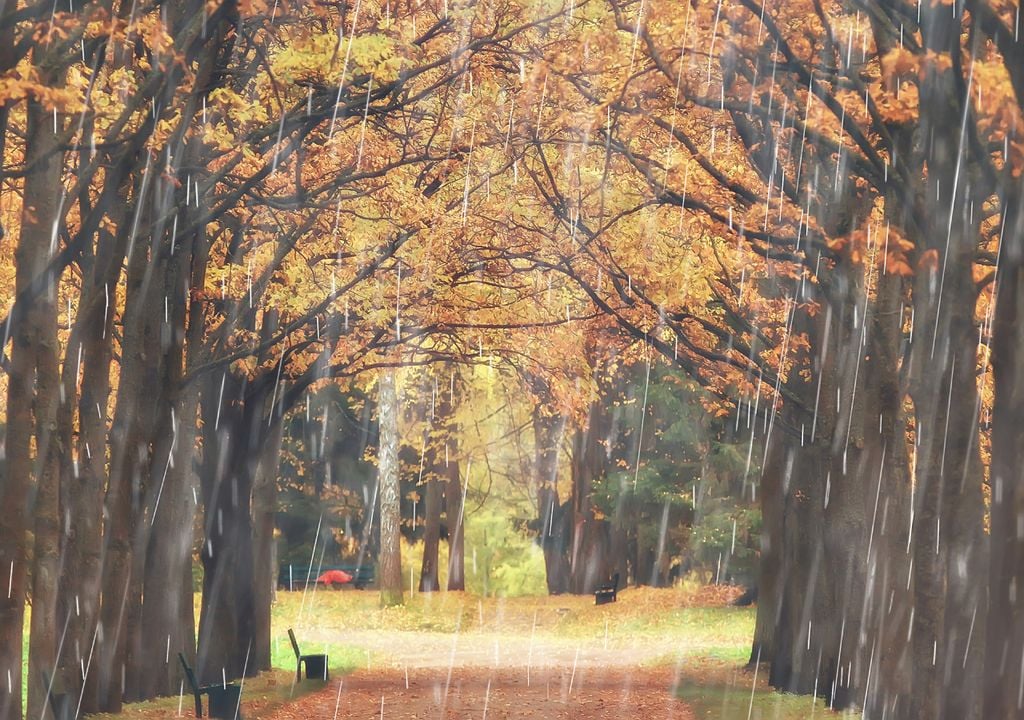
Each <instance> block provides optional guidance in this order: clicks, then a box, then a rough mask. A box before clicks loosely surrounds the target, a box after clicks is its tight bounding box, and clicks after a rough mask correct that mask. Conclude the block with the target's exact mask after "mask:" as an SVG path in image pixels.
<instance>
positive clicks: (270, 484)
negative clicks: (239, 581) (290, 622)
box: [251, 408, 284, 671]
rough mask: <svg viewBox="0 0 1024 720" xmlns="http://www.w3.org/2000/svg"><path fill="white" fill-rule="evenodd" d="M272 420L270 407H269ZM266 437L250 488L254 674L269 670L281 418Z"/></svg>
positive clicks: (282, 430)
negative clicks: (253, 568) (251, 489)
mask: <svg viewBox="0 0 1024 720" xmlns="http://www.w3.org/2000/svg"><path fill="white" fill-rule="evenodd" d="M267 410H268V415H269V416H270V417H271V418H273V417H274V412H273V408H268V409H267ZM271 422H272V427H271V428H270V433H269V437H268V438H267V440H266V441H265V442H264V444H263V447H262V448H261V449H260V451H259V464H258V466H257V468H256V480H255V483H254V486H253V493H252V500H253V562H254V565H255V571H254V574H253V575H254V581H255V587H254V593H255V597H254V602H255V617H254V622H253V635H254V648H253V657H252V660H251V662H252V663H253V664H254V667H255V669H256V670H257V671H262V670H270V667H271V666H270V650H271V630H270V611H271V606H272V604H273V594H274V587H275V585H276V583H277V567H276V563H275V562H274V552H273V548H274V543H275V542H276V541H275V539H274V518H275V515H276V512H277V476H278V470H279V468H280V464H281V441H282V438H283V433H284V422H283V419H282V418H277V419H276V420H272V421H271Z"/></svg>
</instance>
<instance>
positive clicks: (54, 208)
mask: <svg viewBox="0 0 1024 720" xmlns="http://www.w3.org/2000/svg"><path fill="white" fill-rule="evenodd" d="M56 80H57V74H56V73H55V72H53V70H52V69H50V70H49V71H47V72H46V74H45V75H44V78H43V82H46V83H47V84H54V83H55V82H56ZM48 118H49V113H48V112H47V111H46V110H45V109H44V108H43V107H42V105H41V104H40V103H39V102H38V101H37V100H35V99H29V100H28V115H27V122H26V127H27V128H28V136H27V139H26V151H25V152H26V160H25V162H26V166H27V167H32V168H34V170H33V172H31V173H30V174H29V175H28V176H27V177H26V179H25V187H24V193H25V202H24V208H23V212H22V232H20V236H19V238H18V242H17V247H16V249H15V251H14V259H15V295H16V294H17V293H20V292H23V291H26V290H28V288H30V286H32V285H33V284H35V283H44V284H46V287H45V290H44V292H43V293H41V294H40V296H39V297H37V298H36V299H35V301H34V302H33V303H31V304H30V305H29V306H28V307H27V308H25V310H24V311H22V312H19V313H17V315H16V316H13V315H12V316H11V319H10V320H11V322H12V323H13V324H14V327H13V330H12V333H11V336H12V340H13V343H12V348H11V358H10V370H9V373H8V393H7V416H6V422H7V427H6V433H7V436H6V441H5V449H6V477H5V478H4V482H3V486H2V488H0V501H2V503H3V508H4V512H3V513H0V567H3V570H4V573H5V574H6V575H7V583H6V585H7V592H6V593H3V592H0V672H2V673H3V675H4V676H5V679H4V681H2V682H0V717H20V714H22V682H23V679H22V647H23V645H22V643H23V632H24V631H23V625H24V619H25V601H26V584H27V577H26V576H27V562H28V538H27V535H26V534H27V531H28V518H29V517H30V516H31V514H30V509H29V507H28V502H29V491H30V489H31V488H32V484H33V479H34V478H35V480H36V482H37V483H38V492H37V498H36V503H37V507H36V534H37V536H36V553H37V557H36V575H35V577H34V578H33V581H34V583H33V629H34V630H38V633H39V634H38V635H35V634H33V636H32V646H31V648H30V657H31V661H32V662H31V663H30V671H29V710H30V711H31V712H32V713H34V714H37V713H38V714H42V713H43V712H45V709H44V706H43V705H42V701H43V698H44V697H45V691H46V688H45V687H44V686H43V684H42V681H41V671H42V670H43V669H48V670H51V671H52V669H53V667H54V659H55V653H56V636H55V632H56V631H55V629H54V628H55V625H56V583H57V575H58V573H59V568H58V553H59V550H58V543H59V530H58V527H59V526H58V522H59V519H58V518H59V508H58V502H59V500H58V498H59V492H58V488H57V482H58V477H57V471H56V468H55V458H56V448H55V440H56V438H55V436H54V431H55V429H56V397H57V382H58V380H57V361H56V353H57V348H56V314H55V307H54V301H55V298H54V295H55V292H56V291H55V288H54V285H55V283H56V279H55V278H49V277H47V276H46V274H45V272H46V266H47V263H48V261H49V257H50V254H51V252H50V251H51V249H52V248H53V247H54V244H55V235H56V232H57V228H56V225H55V224H54V223H56V222H57V220H58V217H59V210H60V207H59V205H60V197H61V185H60V177H61V172H62V158H63V155H62V154H61V153H60V152H59V147H58V136H57V135H56V134H55V133H54V131H53V124H52V122H47V120H48ZM34 384H35V391H34V387H33V386H34ZM33 435H35V437H36V454H35V458H34V457H33V453H32V437H33ZM36 593H38V595H37V594H36ZM37 615H38V619H37ZM47 666H48V667H47ZM6 678H9V681H8V680H7V679H6ZM8 688H9V690H10V691H8Z"/></svg>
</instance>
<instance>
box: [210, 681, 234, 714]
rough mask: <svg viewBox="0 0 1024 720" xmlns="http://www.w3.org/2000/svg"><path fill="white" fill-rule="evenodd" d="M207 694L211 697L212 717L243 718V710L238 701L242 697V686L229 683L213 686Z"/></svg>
mask: <svg viewBox="0 0 1024 720" xmlns="http://www.w3.org/2000/svg"><path fill="white" fill-rule="evenodd" d="M207 694H208V696H209V698H210V717H211V718H223V719H224V720H236V718H237V720H242V712H241V708H240V707H239V702H238V701H239V699H240V698H241V697H242V687H241V686H240V685H236V684H235V683H228V685H227V686H223V685H222V686H219V687H217V686H215V687H211V688H210V689H209V690H208V692H207ZM236 713H237V714H236Z"/></svg>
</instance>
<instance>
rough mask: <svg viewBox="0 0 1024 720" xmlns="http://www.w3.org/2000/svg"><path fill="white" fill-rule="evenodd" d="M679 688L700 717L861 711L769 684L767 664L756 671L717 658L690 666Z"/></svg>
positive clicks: (802, 719)
mask: <svg viewBox="0 0 1024 720" xmlns="http://www.w3.org/2000/svg"><path fill="white" fill-rule="evenodd" d="M681 681H682V682H681V683H680V685H679V689H678V695H679V697H680V698H681V699H682V700H684V701H686V703H687V704H689V705H690V707H691V708H692V709H693V713H694V716H695V717H696V718H697V719H698V720H701V719H704V718H706V719H711V720H809V719H811V718H821V720H828V719H829V718H833V719H836V718H847V719H849V720H855V719H858V718H860V713H858V712H854V711H847V712H844V713H837V712H834V711H832V710H830V709H828V708H827V707H826V706H825V701H824V700H822V699H821V698H815V697H810V696H807V695H791V694H788V693H780V692H775V691H774V690H771V689H770V688H768V686H767V683H766V680H765V668H760V669H759V672H758V673H757V675H756V677H755V674H754V672H753V671H751V670H748V669H746V668H741V667H739V666H737V665H734V664H728V663H719V662H716V661H714V660H709V661H707V662H702V663H699V664H698V665H697V666H696V667H694V666H691V667H689V668H686V669H685V670H684V672H683V673H682V677H681Z"/></svg>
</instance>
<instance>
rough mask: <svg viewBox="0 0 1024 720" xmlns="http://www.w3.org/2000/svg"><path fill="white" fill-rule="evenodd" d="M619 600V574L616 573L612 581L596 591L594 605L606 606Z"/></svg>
mask: <svg viewBox="0 0 1024 720" xmlns="http://www.w3.org/2000/svg"><path fill="white" fill-rule="evenodd" d="M618 599H619V574H618V573H615V574H614V575H612V581H611V582H610V583H608V584H606V585H601V586H600V587H598V588H597V590H595V591H594V604H595V605H606V604H607V603H613V602H616V601H617V600H618Z"/></svg>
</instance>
